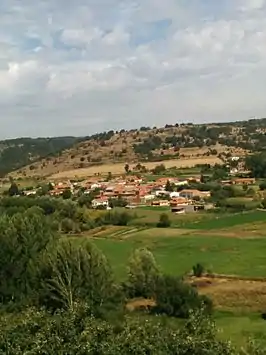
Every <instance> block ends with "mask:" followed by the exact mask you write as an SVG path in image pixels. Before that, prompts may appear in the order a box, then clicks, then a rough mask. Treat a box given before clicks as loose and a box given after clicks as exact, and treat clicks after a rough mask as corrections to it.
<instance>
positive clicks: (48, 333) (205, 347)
mask: <svg viewBox="0 0 266 355" xmlns="http://www.w3.org/2000/svg"><path fill="white" fill-rule="evenodd" d="M0 326H1V333H0V354H1V355H2V354H3V355H4V354H9V355H23V354H44V355H51V354H62V355H85V354H86V355H93V354H98V355H120V354H123V355H130V354H135V355H144V354H150V355H173V354H178V355H188V354H191V355H192V354H193V355H214V354H215V355H237V352H236V351H235V350H234V349H233V348H232V347H231V346H230V344H229V343H227V342H222V341H220V340H217V334H216V329H215V326H214V324H213V322H212V321H211V320H210V319H208V318H206V317H204V316H203V315H202V314H201V313H196V314H193V313H192V314H191V315H190V318H189V320H188V321H187V322H186V323H185V325H184V326H183V327H179V328H177V327H169V326H168V325H167V324H165V323H163V322H160V321H158V320H154V321H153V320H150V319H149V320H148V319H143V318H139V317H135V318H130V317H126V318H125V319H124V320H123V321H121V322H120V324H116V323H115V324H112V323H110V322H106V321H103V320H99V319H95V318H92V317H91V316H90V313H89V312H88V310H87V308H86V305H76V307H75V308H74V310H73V311H71V312H66V311H65V312H57V313H55V314H49V313H47V312H45V311H40V310H36V309H28V310H25V311H24V312H22V313H21V314H19V315H15V316H14V315H8V314H6V315H4V316H2V317H1V319H0ZM238 355H239V354H238ZM249 355H253V353H251V352H250V353H249ZM254 355H255V353H254Z"/></svg>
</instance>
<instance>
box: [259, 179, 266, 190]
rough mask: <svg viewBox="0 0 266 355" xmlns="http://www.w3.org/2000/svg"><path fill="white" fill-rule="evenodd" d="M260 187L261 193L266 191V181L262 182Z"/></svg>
mask: <svg viewBox="0 0 266 355" xmlns="http://www.w3.org/2000/svg"><path fill="white" fill-rule="evenodd" d="M259 187H260V190H261V191H264V190H266V180H264V181H262V182H261V183H260V185H259Z"/></svg>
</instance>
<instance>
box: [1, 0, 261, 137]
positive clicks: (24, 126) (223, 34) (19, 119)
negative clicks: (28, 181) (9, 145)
mask: <svg viewBox="0 0 266 355" xmlns="http://www.w3.org/2000/svg"><path fill="white" fill-rule="evenodd" d="M206 1H207V3H209V6H207V5H205V6H204V5H203V2H199V1H197V0H191V1H190V2H186V1H182V0H180V1H178V2H177V1H176V0H165V1H159V0H155V1H154V0H141V1H140V0H132V1H131V0H124V1H118V0H109V1H108V2H106V0H98V1H97V2H96V1H92V0H86V1H85V0H77V2H75V3H74V2H72V1H70V0H64V1H63V0H45V1H44V0H42V1H38V2H36V1H33V0H23V2H22V3H21V1H19V0H8V1H7V0H3V1H2V2H1V4H0V109H1V113H2V115H3V116H2V121H3V122H4V124H3V125H2V127H1V128H2V129H1V133H2V137H5V136H20V135H32V134H33V135H63V134H86V135H88V134H90V133H92V132H95V131H101V130H105V129H111V128H113V129H118V128H123V127H126V128H130V127H137V126H140V125H143V124H145V125H151V126H152V125H160V124H161V125H163V124H165V123H167V122H169V123H171V122H173V123H174V122H180V121H184V120H185V121H195V122H201V121H202V120H204V121H213V120H225V119H230V120H233V119H241V118H243V119H245V118H248V117H250V116H260V115H262V116H263V115H264V116H265V111H266V103H265V99H264V91H265V82H266V71H265V69H266V64H265V63H266V61H265V59H266V45H265V43H266V18H265V1H263V0H254V1H252V0H236V1H229V0H224V1H223V2H219V4H218V2H217V3H216V2H215V1H212V2H209V0H206ZM14 23H16V26H14Z"/></svg>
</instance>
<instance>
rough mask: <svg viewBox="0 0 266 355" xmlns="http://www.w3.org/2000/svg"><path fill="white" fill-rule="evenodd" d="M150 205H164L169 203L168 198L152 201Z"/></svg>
mask: <svg viewBox="0 0 266 355" xmlns="http://www.w3.org/2000/svg"><path fill="white" fill-rule="evenodd" d="M151 205H152V206H154V207H155V206H156V207H166V206H169V205H170V201H168V200H156V201H152V203H151Z"/></svg>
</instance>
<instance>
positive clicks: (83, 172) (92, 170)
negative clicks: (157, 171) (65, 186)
mask: <svg viewBox="0 0 266 355" xmlns="http://www.w3.org/2000/svg"><path fill="white" fill-rule="evenodd" d="M159 164H164V165H165V167H166V168H172V167H177V168H191V167H194V166H195V165H197V164H210V165H214V164H221V160H220V159H219V158H218V157H204V158H193V159H172V160H166V161H162V162H147V163H145V164H144V165H145V166H146V168H147V169H149V170H151V169H154V168H155V167H156V166H157V165H159ZM124 167H125V164H124V163H117V164H103V165H98V166H91V167H89V168H84V169H74V170H68V171H61V172H58V173H56V174H52V175H51V176H50V178H52V179H63V178H68V179H74V178H82V177H84V178H85V177H89V176H94V175H95V174H101V175H107V174H108V172H111V173H112V174H113V175H120V174H123V173H124V172H125V170H124Z"/></svg>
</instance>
